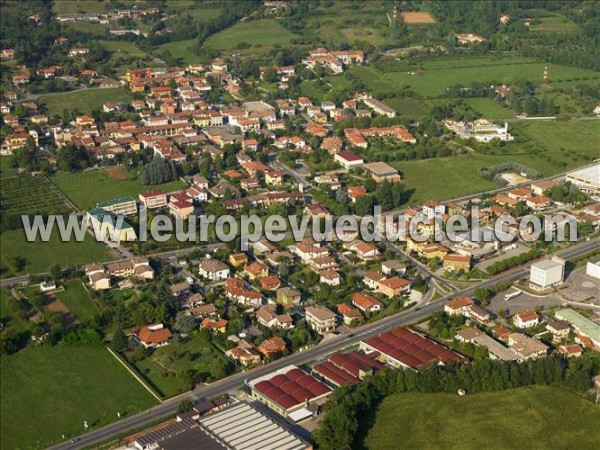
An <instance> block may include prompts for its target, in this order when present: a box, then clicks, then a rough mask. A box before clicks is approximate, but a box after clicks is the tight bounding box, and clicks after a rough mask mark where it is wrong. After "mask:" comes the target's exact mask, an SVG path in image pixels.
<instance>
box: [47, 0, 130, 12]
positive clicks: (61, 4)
mask: <svg viewBox="0 0 600 450" xmlns="http://www.w3.org/2000/svg"><path fill="white" fill-rule="evenodd" d="M123 3H127V2H123ZM130 3H131V2H130ZM107 7H108V8H110V6H109V4H108V3H107V2H99V1H98V0H56V1H54V3H53V4H52V9H53V10H54V12H55V13H56V14H80V13H90V14H93V13H106V12H107V11H108V9H107Z"/></svg>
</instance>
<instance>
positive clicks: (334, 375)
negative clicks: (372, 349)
mask: <svg viewBox="0 0 600 450" xmlns="http://www.w3.org/2000/svg"><path fill="white" fill-rule="evenodd" d="M377 356H379V354H378V353H372V354H370V355H365V354H364V353H361V352H359V351H356V350H352V351H351V352H349V353H334V354H333V355H330V356H329V359H328V360H327V361H323V362H321V363H319V364H316V365H315V366H314V367H313V370H312V373H313V374H314V375H316V376H317V377H318V378H322V379H324V380H325V381H327V382H328V383H330V384H333V385H334V386H348V385H350V384H355V383H358V382H359V381H360V380H362V379H363V378H364V377H365V376H368V375H372V374H373V373H374V372H376V371H379V370H383V369H384V365H383V364H381V363H380V362H379V361H377V359H376V357H377Z"/></svg>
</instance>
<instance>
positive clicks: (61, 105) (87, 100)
mask: <svg viewBox="0 0 600 450" xmlns="http://www.w3.org/2000/svg"><path fill="white" fill-rule="evenodd" d="M131 98H132V96H131V94H130V93H129V92H127V91H126V90H125V89H123V88H111V89H100V88H91V89H84V90H78V91H71V92H60V93H56V94H46V95H42V96H41V97H40V98H39V102H40V104H41V105H44V106H45V107H46V108H47V109H48V113H49V114H50V115H51V116H52V115H55V114H62V113H63V111H65V110H68V111H73V110H77V111H79V113H81V114H89V113H91V112H92V111H94V110H97V109H101V108H102V105H103V104H104V103H106V102H124V103H129V102H130V101H131Z"/></svg>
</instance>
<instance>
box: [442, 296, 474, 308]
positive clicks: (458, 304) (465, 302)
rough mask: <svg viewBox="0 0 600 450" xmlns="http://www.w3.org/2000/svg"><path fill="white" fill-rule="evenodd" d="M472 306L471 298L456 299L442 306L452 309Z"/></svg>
mask: <svg viewBox="0 0 600 450" xmlns="http://www.w3.org/2000/svg"><path fill="white" fill-rule="evenodd" d="M472 304H473V299H472V298H471V297H457V298H453V299H452V300H448V301H447V302H446V303H445V305H444V306H447V307H448V308H452V309H458V308H464V307H466V306H471V305H472Z"/></svg>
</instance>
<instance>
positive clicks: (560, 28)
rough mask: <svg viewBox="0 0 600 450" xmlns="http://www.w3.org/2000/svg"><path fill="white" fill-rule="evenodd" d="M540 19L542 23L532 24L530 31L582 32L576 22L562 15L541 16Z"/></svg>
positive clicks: (549, 32)
mask: <svg viewBox="0 0 600 450" xmlns="http://www.w3.org/2000/svg"><path fill="white" fill-rule="evenodd" d="M539 20H540V22H541V23H539V24H534V25H531V26H530V27H529V30H530V31H534V32H537V33H547V34H573V33H580V32H581V30H580V29H579V27H577V24H576V23H575V22H572V21H571V20H569V19H567V18H566V17H565V16H562V15H556V16H550V17H541V18H540V19H539Z"/></svg>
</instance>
